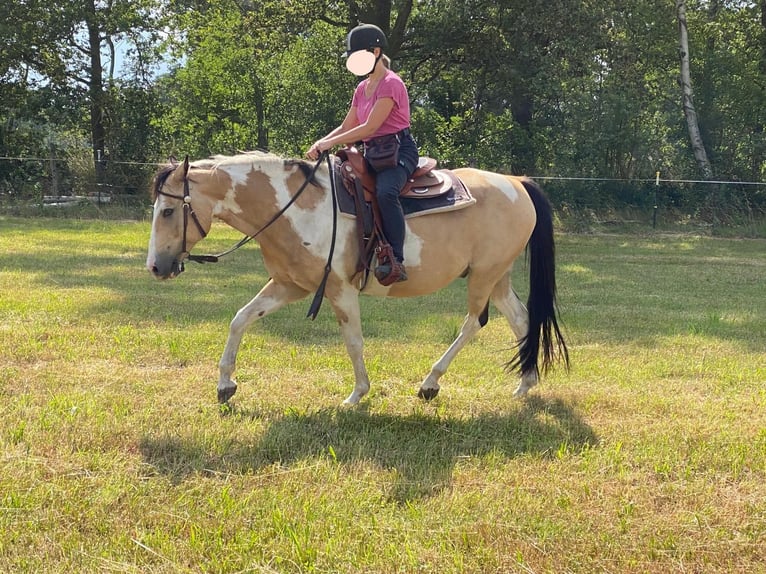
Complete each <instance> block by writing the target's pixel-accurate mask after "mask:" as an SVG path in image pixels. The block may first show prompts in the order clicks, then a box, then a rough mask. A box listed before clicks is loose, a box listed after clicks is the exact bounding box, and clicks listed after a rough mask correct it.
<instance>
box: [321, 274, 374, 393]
mask: <svg viewBox="0 0 766 574" xmlns="http://www.w3.org/2000/svg"><path fill="white" fill-rule="evenodd" d="M330 303H331V304H332V307H333V310H334V311H335V316H336V317H337V318H338V324H339V325H340V331H341V333H342V334H343V341H344V342H345V343H346V351H347V352H348V356H349V358H350V359H351V364H352V365H353V367H354V390H353V392H352V393H351V394H350V395H349V396H348V397H347V398H346V400H345V401H343V404H344V405H357V404H359V401H361V400H362V397H364V396H365V395H366V394H367V393H368V392H369V391H370V379H369V377H368V376H367V368H366V367H365V366H364V356H363V354H364V339H363V337H362V317H361V312H360V310H359V291H357V290H356V289H354V287H352V286H351V285H344V286H343V287H342V288H341V289H340V290H339V292H338V293H337V294H336V295H334V296H332V297H330Z"/></svg>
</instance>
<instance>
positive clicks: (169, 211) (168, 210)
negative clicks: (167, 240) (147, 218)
mask: <svg viewBox="0 0 766 574" xmlns="http://www.w3.org/2000/svg"><path fill="white" fill-rule="evenodd" d="M171 215H173V208H172V207H167V208H165V209H163V210H162V217H170V216H171Z"/></svg>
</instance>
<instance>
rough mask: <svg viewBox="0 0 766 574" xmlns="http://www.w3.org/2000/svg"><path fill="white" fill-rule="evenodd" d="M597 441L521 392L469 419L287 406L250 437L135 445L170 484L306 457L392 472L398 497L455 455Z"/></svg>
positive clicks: (413, 495) (567, 414)
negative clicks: (508, 408)
mask: <svg viewBox="0 0 766 574" xmlns="http://www.w3.org/2000/svg"><path fill="white" fill-rule="evenodd" d="M229 416H233V417H240V418H243V419H251V418H260V414H259V413H254V412H238V411H234V412H233V413H231V414H230V415H229ZM597 441H598V438H597V436H596V435H595V433H594V432H593V430H592V429H591V428H590V427H589V426H588V425H587V424H586V423H585V422H584V421H583V420H582V418H581V417H580V416H579V415H578V414H577V412H576V411H575V410H574V409H573V408H572V407H571V406H569V405H568V404H566V403H565V402H563V401H561V400H560V399H546V398H541V397H529V398H527V399H525V400H524V402H523V403H522V406H521V408H520V410H518V411H516V412H514V413H511V414H507V415H497V414H488V415H481V416H478V417H474V418H451V417H441V416H438V415H436V414H427V413H419V414H412V415H407V416H398V415H388V414H369V413H367V412H364V411H363V410H345V409H342V410H337V409H324V410H320V411H316V412H312V413H305V414H300V413H295V412H290V413H287V414H284V415H282V416H279V417H278V418H277V419H276V420H274V421H273V422H272V423H270V424H269V425H268V427H267V428H266V430H265V432H264V433H263V435H262V436H261V437H260V440H258V441H257V442H256V443H249V442H248V443H243V442H238V441H235V442H233V443H229V444H226V445H225V446H221V445H210V446H208V445H206V444H205V438H204V437H203V436H187V437H181V438H179V437H178V436H172V437H167V436H165V437H145V438H144V439H143V440H142V441H141V445H140V449H141V453H142V454H143V457H144V460H145V462H146V463H147V464H149V465H151V466H152V467H153V468H154V469H156V470H157V471H158V472H160V473H162V474H164V475H166V476H168V477H169V478H170V480H171V481H172V482H174V483H180V482H182V481H183V480H185V479H187V478H189V477H192V476H194V475H196V474H198V473H205V474H208V473H209V474H212V475H214V476H226V475H229V474H231V473H235V474H245V473H249V472H256V473H257V472H258V471H259V470H261V469H266V468H268V467H271V466H273V465H274V464H275V463H278V464H280V465H282V466H288V467H289V466H290V465H293V464H296V463H298V462H300V461H306V460H312V459H316V460H330V461H332V460H334V461H337V462H338V463H340V464H353V463H356V462H373V463H374V464H375V465H377V466H378V467H380V468H381V469H385V470H388V471H394V473H393V474H394V479H393V481H392V483H391V484H389V485H384V486H383V488H384V489H385V490H387V492H388V496H389V498H390V499H391V500H394V501H397V502H406V501H407V500H413V499H418V498H423V497H428V496H431V495H433V494H436V493H438V492H440V491H442V490H443V489H445V488H448V487H449V486H450V484H451V482H452V474H453V470H454V467H455V465H456V464H457V463H458V462H459V461H460V460H461V459H466V458H468V457H489V458H488V459H487V460H488V462H487V464H497V461H498V460H500V461H502V460H503V459H512V458H514V457H517V456H519V455H523V454H532V455H537V456H542V457H556V456H558V455H560V454H561V453H571V452H578V451H580V450H582V449H583V448H586V447H587V446H593V445H595V444H597ZM492 461H494V462H492Z"/></svg>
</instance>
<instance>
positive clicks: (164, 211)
mask: <svg viewBox="0 0 766 574" xmlns="http://www.w3.org/2000/svg"><path fill="white" fill-rule="evenodd" d="M189 169H190V166H189V158H188V157H187V158H185V159H184V161H183V162H182V163H178V162H175V161H173V160H171V163H170V164H169V165H166V166H164V167H162V168H161V169H160V170H159V171H158V172H157V175H156V176H155V178H154V185H153V186H152V193H153V197H154V215H153V217H152V234H151V238H150V240H149V254H148V256H147V258H146V268H147V269H148V270H149V271H150V272H151V273H152V274H153V275H154V276H155V277H157V278H158V279H172V278H173V277H176V276H178V275H179V274H180V273H181V272H182V271H183V270H184V265H183V263H184V260H185V259H186V258H187V257H188V256H189V251H191V249H192V247H193V246H194V244H195V243H197V242H198V241H199V240H201V239H203V238H204V237H205V236H206V235H207V232H208V231H209V230H210V225H211V220H212V213H211V212H212V208H211V204H210V202H209V201H208V200H207V198H205V197H204V196H202V194H200V193H199V192H195V182H194V181H193V180H192V179H191V178H190V176H189Z"/></svg>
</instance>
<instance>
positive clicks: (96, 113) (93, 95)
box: [86, 0, 106, 191]
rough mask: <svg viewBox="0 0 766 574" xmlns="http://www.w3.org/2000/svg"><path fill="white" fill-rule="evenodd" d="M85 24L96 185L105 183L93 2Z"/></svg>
mask: <svg viewBox="0 0 766 574" xmlns="http://www.w3.org/2000/svg"><path fill="white" fill-rule="evenodd" d="M86 24H87V26H88V50H89V52H90V70H89V71H90V79H89V83H88V91H89V95H90V134H91V141H92V145H93V165H94V167H95V169H96V183H97V184H102V183H104V181H105V179H106V178H105V175H106V161H105V157H104V146H105V143H106V128H105V127H104V115H105V111H104V107H105V106H104V81H103V66H102V64H101V30H100V28H99V25H98V18H97V14H96V4H95V0H89V2H88V4H87V15H86ZM99 191H100V190H99Z"/></svg>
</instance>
